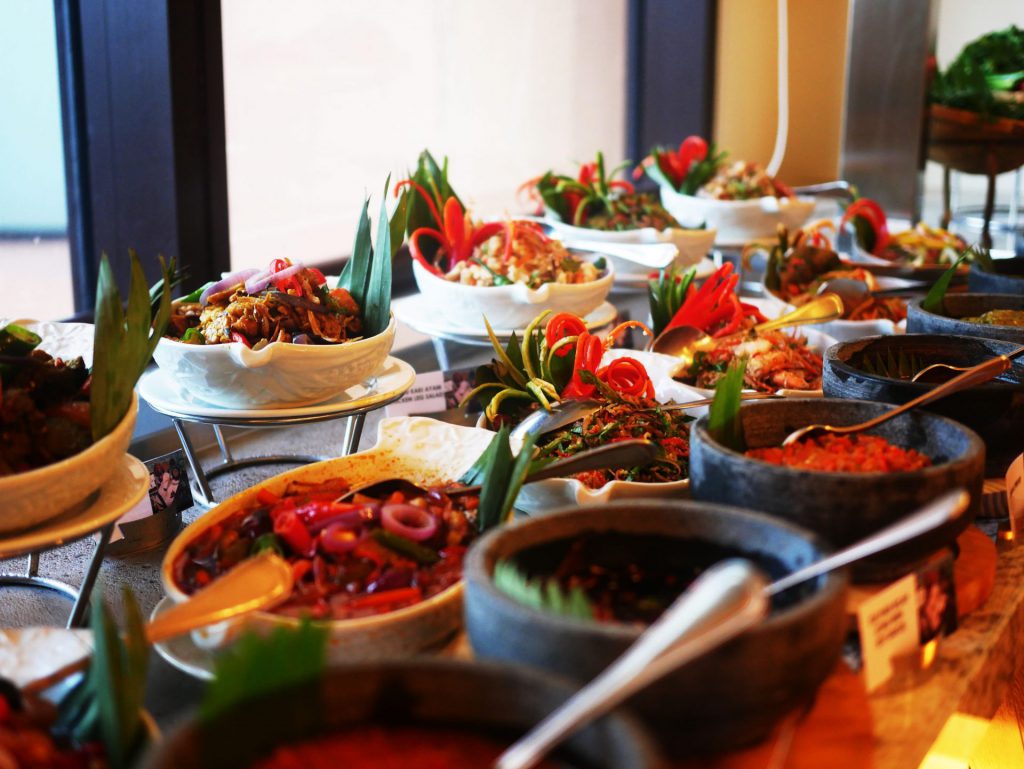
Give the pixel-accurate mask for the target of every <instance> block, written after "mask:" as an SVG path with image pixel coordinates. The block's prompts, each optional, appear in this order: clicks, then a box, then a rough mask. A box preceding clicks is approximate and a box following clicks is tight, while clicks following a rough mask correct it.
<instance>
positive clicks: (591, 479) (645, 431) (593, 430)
mask: <svg viewBox="0 0 1024 769" xmlns="http://www.w3.org/2000/svg"><path fill="white" fill-rule="evenodd" d="M620 360H621V359H620ZM691 421H693V420H692V418H691V417H689V416H687V415H686V414H685V413H684V412H682V411H665V410H664V409H662V408H661V407H660V406H659V405H658V403H656V402H655V401H653V400H650V399H646V398H638V399H628V400H627V399H623V400H622V401H620V402H615V403H609V404H607V405H606V406H603V407H602V408H600V409H598V410H597V411H595V412H593V413H592V414H589V415H588V416H586V417H584V418H583V419H581V420H579V421H577V422H574V423H573V424H572V425H571V426H570V427H568V428H567V429H565V430H561V431H559V432H558V433H557V434H556V435H555V436H554V438H552V439H551V440H549V441H548V442H547V443H546V444H544V445H543V446H542V447H541V450H540V453H539V455H538V459H540V460H554V459H558V458H560V457H571V456H573V455H574V454H578V453H579V452H581V451H586V450H587V449H592V448H596V447H598V446H604V445H606V444H609V443H614V442H615V441H621V440H629V439H631V438H646V439H647V440H651V441H654V442H655V443H657V444H658V446H660V447H661V449H662V451H663V456H661V457H660V458H658V459H656V460H655V461H654V462H652V463H651V464H649V465H642V466H639V467H631V468H627V469H618V470H592V471H589V472H585V473H579V474H578V475H576V476H574V477H576V478H577V479H579V480H580V481H582V482H583V483H584V484H586V485H587V486H589V487H590V488H594V489H596V488H600V487H601V486H604V485H605V484H606V483H608V482H609V481H616V480H617V481H639V482H644V483H669V482H671V481H680V480H683V479H685V478H687V477H689V457H690V440H689V435H690V427H689V423H690V422H691Z"/></svg>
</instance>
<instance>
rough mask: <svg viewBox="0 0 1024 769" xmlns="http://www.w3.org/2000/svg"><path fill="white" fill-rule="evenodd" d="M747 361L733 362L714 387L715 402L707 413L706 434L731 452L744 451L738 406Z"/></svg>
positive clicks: (741, 359) (741, 402) (740, 400)
mask: <svg viewBox="0 0 1024 769" xmlns="http://www.w3.org/2000/svg"><path fill="white" fill-rule="evenodd" d="M746 370H747V359H746V358H740V359H739V360H737V361H734V362H733V364H732V365H731V366H729V370H728V371H726V372H725V376H723V377H722V378H721V379H720V380H718V384H717V385H716V386H715V400H714V402H713V403H712V404H711V409H710V411H709V412H708V432H709V433H710V434H711V437H712V438H714V439H715V440H716V441H718V442H719V443H720V444H722V445H723V446H725V447H726V448H730V449H732V450H733V451H740V452H742V451H746V450H747V439H746V437H745V436H744V434H743V421H742V420H741V419H740V406H742V405H743V401H742V393H743V375H744V373H745V372H746Z"/></svg>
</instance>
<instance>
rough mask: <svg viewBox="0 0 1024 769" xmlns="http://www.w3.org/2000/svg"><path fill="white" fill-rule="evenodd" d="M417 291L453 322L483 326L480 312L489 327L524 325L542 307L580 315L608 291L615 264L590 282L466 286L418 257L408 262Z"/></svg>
mask: <svg viewBox="0 0 1024 769" xmlns="http://www.w3.org/2000/svg"><path fill="white" fill-rule="evenodd" d="M412 271H413V275H414V276H415V278H416V285H417V286H419V289H420V292H421V293H422V294H423V295H424V296H425V297H427V299H428V300H429V302H430V304H431V306H433V307H434V308H436V309H437V311H438V312H439V313H440V314H441V315H442V316H443V317H444V319H445V320H446V321H448V322H449V323H451V324H452V325H455V326H461V327H464V328H474V329H482V328H484V321H483V319H484V316H486V317H487V321H488V323H490V324H491V327H492V328H512V329H520V328H526V326H528V325H529V324H530V321H532V320H533V319H534V318H536V317H537V316H538V315H539V314H540V313H542V312H544V311H545V310H550V311H552V312H571V313H575V314H576V315H579V316H580V317H584V316H586V315H589V314H590V313H591V312H593V311H594V310H596V309H597V308H598V307H599V306H600V305H601V302H603V301H604V300H605V297H607V296H608V292H609V291H611V288H612V283H613V282H614V280H615V270H614V268H613V267H611V266H610V265H609V266H608V267H607V269H606V271H605V274H604V275H602V276H601V277H599V278H598V279H597V280H593V281H591V282H589V283H574V284H568V283H545V284H544V285H542V286H541V287H540V288H528V287H527V286H525V285H523V284H521V283H514V284H512V285H510V286H467V285H463V284H462V283H455V282H453V281H450V280H445V279H444V278H440V277H438V276H437V275H434V274H433V273H431V272H430V271H428V270H427V269H425V268H424V267H422V266H421V265H420V264H419V263H418V262H415V261H414V262H413V264H412Z"/></svg>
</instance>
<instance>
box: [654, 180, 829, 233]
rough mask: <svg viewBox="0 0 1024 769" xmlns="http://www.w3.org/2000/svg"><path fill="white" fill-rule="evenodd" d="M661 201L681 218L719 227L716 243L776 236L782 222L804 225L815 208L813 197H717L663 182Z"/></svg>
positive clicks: (676, 216)
mask: <svg viewBox="0 0 1024 769" xmlns="http://www.w3.org/2000/svg"><path fill="white" fill-rule="evenodd" d="M661 204H662V205H663V206H665V209H666V210H667V211H668V212H669V213H670V214H672V216H674V217H675V218H676V219H678V220H679V221H680V222H683V223H690V222H702V221H703V222H706V223H707V226H708V227H709V228H711V227H713V228H715V229H716V230H717V231H718V235H717V237H716V238H715V243H718V244H719V245H744V244H745V243H747V242H749V241H751V240H758V239H759V238H772V237H775V233H776V229H777V228H778V226H779V225H780V224H784V225H785V226H786V228H787V229H788V230H790V231H791V232H792V231H793V230H795V229H798V228H799V227H802V226H803V224H804V223H805V222H806V221H807V220H808V219H809V218H810V216H811V214H812V213H813V212H814V199H813V198H775V197H771V196H769V197H764V198H756V199H754V200H716V199H715V198H704V197H700V196H698V195H683V194H681V193H679V192H676V191H675V190H674V189H672V188H671V187H670V186H668V185H662V186H661Z"/></svg>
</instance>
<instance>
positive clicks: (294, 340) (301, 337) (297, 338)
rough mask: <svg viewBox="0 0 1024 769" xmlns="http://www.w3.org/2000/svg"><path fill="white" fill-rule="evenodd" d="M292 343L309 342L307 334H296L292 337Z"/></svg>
mask: <svg viewBox="0 0 1024 769" xmlns="http://www.w3.org/2000/svg"><path fill="white" fill-rule="evenodd" d="M292 344H309V334H296V335H295V336H293V337H292Z"/></svg>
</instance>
